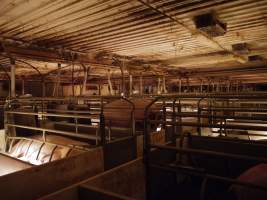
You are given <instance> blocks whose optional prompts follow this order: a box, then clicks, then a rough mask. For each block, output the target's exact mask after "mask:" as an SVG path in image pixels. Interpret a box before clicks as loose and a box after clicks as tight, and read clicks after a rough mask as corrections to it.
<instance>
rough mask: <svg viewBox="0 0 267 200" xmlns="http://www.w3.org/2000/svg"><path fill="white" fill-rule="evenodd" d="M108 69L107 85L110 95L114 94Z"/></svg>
mask: <svg viewBox="0 0 267 200" xmlns="http://www.w3.org/2000/svg"><path fill="white" fill-rule="evenodd" d="M110 76H111V74H110V69H109V70H108V85H109V93H110V95H114V91H113V88H112V83H111V80H110Z"/></svg>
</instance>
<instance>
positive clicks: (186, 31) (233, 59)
mask: <svg viewBox="0 0 267 200" xmlns="http://www.w3.org/2000/svg"><path fill="white" fill-rule="evenodd" d="M207 12H214V13H216V15H217V17H218V18H219V19H220V20H221V21H222V22H224V23H227V32H226V34H225V35H224V36H219V37H215V38H210V37H207V36H206V35H205V34H204V35H203V34H202V33H201V32H200V31H198V30H197V29H196V27H195V25H194V22H193V18H194V16H196V15H199V14H204V13H207ZM0 13H1V14H0V37H1V41H0V42H1V47H0V53H1V57H0V64H1V66H2V67H1V68H5V70H6V71H8V69H9V68H8V67H9V57H13V58H14V59H15V60H16V66H17V75H18V76H28V77H32V76H34V75H38V72H37V71H36V69H38V70H39V72H40V73H41V74H45V75H47V76H46V77H47V78H53V77H54V76H55V75H54V74H55V73H53V72H55V71H56V69H57V68H58V64H57V63H62V64H61V67H63V68H64V70H65V72H64V74H65V75H66V77H65V78H66V79H68V76H69V75H70V73H68V71H69V72H70V71H71V69H72V65H73V66H74V67H73V68H74V71H76V74H75V75H76V76H83V73H80V72H82V66H86V67H90V73H89V76H90V77H92V78H97V77H99V78H103V77H106V75H107V70H108V69H110V70H111V72H112V76H113V77H115V76H120V67H122V66H124V67H125V69H126V74H128V73H132V74H135V75H140V74H143V75H156V76H157V75H166V76H170V77H173V78H176V77H177V78H179V77H182V76H192V77H196V78H198V79H199V78H207V79H208V78H210V77H218V78H223V79H238V80H244V81H250V82H266V80H265V79H266V78H265V76H266V75H265V74H266V73H267V65H266V64H267V18H266V15H267V0H181V1H177V0H90V1H89V0H40V1H39V0H38V1H36V0H2V1H1V5H0ZM237 43H247V45H248V48H249V52H248V53H247V54H246V55H239V54H236V53H235V52H233V50H232V45H233V44H237ZM250 55H259V56H261V58H262V59H261V60H259V61H254V62H250V61H247V57H248V56H250ZM68 66H69V67H68ZM231 70H232V71H231ZM2 72H3V73H2V74H3V76H2V78H5V74H4V70H2ZM49 72H52V73H51V74H50V75H49ZM62 74H63V73H62Z"/></svg>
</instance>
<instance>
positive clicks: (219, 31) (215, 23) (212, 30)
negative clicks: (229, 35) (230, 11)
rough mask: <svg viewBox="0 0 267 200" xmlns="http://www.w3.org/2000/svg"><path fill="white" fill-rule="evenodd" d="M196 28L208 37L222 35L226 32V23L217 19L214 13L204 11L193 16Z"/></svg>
mask: <svg viewBox="0 0 267 200" xmlns="http://www.w3.org/2000/svg"><path fill="white" fill-rule="evenodd" d="M194 22H195V25H196V28H197V29H198V30H200V31H202V32H205V33H206V34H207V35H209V36H210V37H217V36H222V35H224V34H225V33H226V28H227V26H226V24H225V23H222V22H221V21H220V20H218V19H217V17H216V16H215V14H214V13H206V14H202V15H198V16H195V17H194Z"/></svg>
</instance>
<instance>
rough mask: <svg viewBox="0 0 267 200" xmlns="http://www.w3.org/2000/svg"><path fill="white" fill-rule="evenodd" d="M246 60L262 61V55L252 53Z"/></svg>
mask: <svg viewBox="0 0 267 200" xmlns="http://www.w3.org/2000/svg"><path fill="white" fill-rule="evenodd" d="M248 60H249V61H250V62H255V61H263V57H261V56H260V55H253V56H249V57H248Z"/></svg>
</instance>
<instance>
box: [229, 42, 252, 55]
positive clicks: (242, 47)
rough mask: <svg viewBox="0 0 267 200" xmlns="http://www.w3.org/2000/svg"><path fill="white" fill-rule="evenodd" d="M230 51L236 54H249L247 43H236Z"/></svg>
mask: <svg viewBox="0 0 267 200" xmlns="http://www.w3.org/2000/svg"><path fill="white" fill-rule="evenodd" d="M232 49H233V51H234V52H235V53H238V54H249V48H248V45H247V43H237V44H233V45H232Z"/></svg>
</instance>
